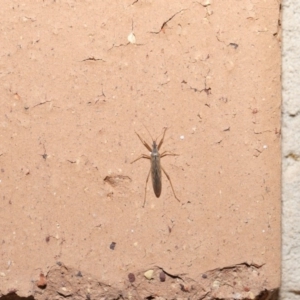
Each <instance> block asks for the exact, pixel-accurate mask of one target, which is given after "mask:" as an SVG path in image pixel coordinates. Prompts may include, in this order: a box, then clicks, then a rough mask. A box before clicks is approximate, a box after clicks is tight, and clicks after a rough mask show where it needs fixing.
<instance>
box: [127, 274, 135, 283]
mask: <svg viewBox="0 0 300 300" xmlns="http://www.w3.org/2000/svg"><path fill="white" fill-rule="evenodd" d="M128 280H129V282H135V276H134V274H133V273H129V274H128Z"/></svg>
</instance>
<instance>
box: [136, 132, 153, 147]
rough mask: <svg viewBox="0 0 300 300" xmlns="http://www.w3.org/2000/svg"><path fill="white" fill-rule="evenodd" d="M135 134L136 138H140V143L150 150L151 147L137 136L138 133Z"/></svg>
mask: <svg viewBox="0 0 300 300" xmlns="http://www.w3.org/2000/svg"><path fill="white" fill-rule="evenodd" d="M135 134H136V135H137V136H138V138H139V139H140V141H141V142H142V144H143V145H144V146H145V147H146V148H147V149H148V150H149V151H150V152H152V148H151V147H150V146H149V145H148V144H147V143H146V142H145V141H144V140H143V139H142V138H141V137H140V136H139V134H138V133H137V132H135Z"/></svg>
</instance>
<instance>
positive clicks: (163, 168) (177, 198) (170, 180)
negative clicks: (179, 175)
mask: <svg viewBox="0 0 300 300" xmlns="http://www.w3.org/2000/svg"><path fill="white" fill-rule="evenodd" d="M160 167H161V169H162V170H163V171H164V173H165V175H166V176H167V178H168V180H169V182H170V185H171V188H172V191H173V194H174V197H175V198H176V200H177V201H179V202H180V200H179V199H178V198H177V196H176V194H175V191H174V188H173V184H172V181H171V178H170V176H169V175H168V173H167V172H166V171H165V169H164V168H163V167H162V166H160Z"/></svg>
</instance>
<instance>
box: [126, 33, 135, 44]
mask: <svg viewBox="0 0 300 300" xmlns="http://www.w3.org/2000/svg"><path fill="white" fill-rule="evenodd" d="M127 40H128V42H129V43H131V44H135V43H136V39H135V35H134V33H133V32H131V33H130V34H129V35H128V37H127Z"/></svg>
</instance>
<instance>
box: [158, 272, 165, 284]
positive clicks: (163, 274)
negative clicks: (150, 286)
mask: <svg viewBox="0 0 300 300" xmlns="http://www.w3.org/2000/svg"><path fill="white" fill-rule="evenodd" d="M159 280H160V281H161V282H165V281H166V274H165V272H164V271H161V272H160V273H159Z"/></svg>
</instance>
